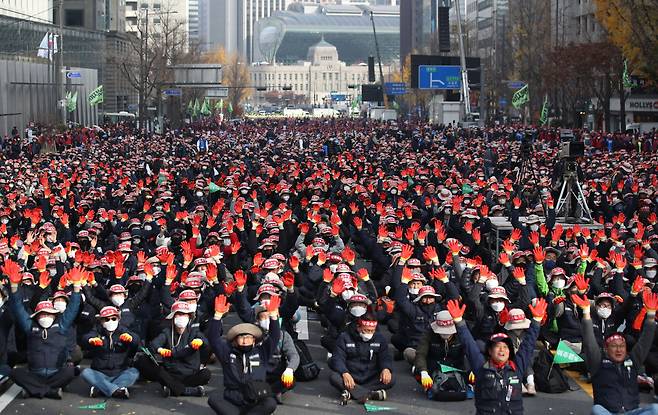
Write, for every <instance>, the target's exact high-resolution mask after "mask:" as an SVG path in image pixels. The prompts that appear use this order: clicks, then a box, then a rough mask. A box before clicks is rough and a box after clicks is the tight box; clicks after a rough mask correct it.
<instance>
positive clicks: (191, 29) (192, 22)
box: [187, 0, 203, 45]
mask: <svg viewBox="0 0 658 415" xmlns="http://www.w3.org/2000/svg"><path fill="white" fill-rule="evenodd" d="M202 1H203V0H188V9H187V19H188V22H187V26H188V31H187V33H188V40H189V43H190V45H194V44H198V43H199V42H200V33H199V29H200V27H199V7H200V3H201V2H202Z"/></svg>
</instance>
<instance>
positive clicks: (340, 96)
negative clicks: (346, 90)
mask: <svg viewBox="0 0 658 415" xmlns="http://www.w3.org/2000/svg"><path fill="white" fill-rule="evenodd" d="M331 100H332V101H347V95H345V94H336V93H333V92H332V93H331Z"/></svg>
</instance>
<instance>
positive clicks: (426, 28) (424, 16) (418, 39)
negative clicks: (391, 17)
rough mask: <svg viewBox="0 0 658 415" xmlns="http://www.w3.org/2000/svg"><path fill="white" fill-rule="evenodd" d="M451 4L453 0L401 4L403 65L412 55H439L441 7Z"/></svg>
mask: <svg viewBox="0 0 658 415" xmlns="http://www.w3.org/2000/svg"><path fill="white" fill-rule="evenodd" d="M462 1H466V0H462ZM451 3H452V2H451V0H409V1H401V2H400V29H399V31H400V39H399V43H400V55H399V56H400V64H401V65H402V64H404V59H405V58H406V56H407V55H409V54H411V53H438V31H439V7H450V6H451Z"/></svg>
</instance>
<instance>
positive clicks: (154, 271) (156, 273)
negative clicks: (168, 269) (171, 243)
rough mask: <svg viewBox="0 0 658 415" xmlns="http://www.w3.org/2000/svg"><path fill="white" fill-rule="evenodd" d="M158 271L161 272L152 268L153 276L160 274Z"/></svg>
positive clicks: (158, 268)
mask: <svg viewBox="0 0 658 415" xmlns="http://www.w3.org/2000/svg"><path fill="white" fill-rule="evenodd" d="M160 271H161V269H160V267H153V275H158V274H160Z"/></svg>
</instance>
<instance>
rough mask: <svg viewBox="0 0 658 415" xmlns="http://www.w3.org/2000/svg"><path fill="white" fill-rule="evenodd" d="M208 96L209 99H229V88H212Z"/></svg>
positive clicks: (208, 91)
mask: <svg viewBox="0 0 658 415" xmlns="http://www.w3.org/2000/svg"><path fill="white" fill-rule="evenodd" d="M206 96H207V97H209V98H226V97H228V88H227V87H218V88H210V89H208V90H207V91H206Z"/></svg>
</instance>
